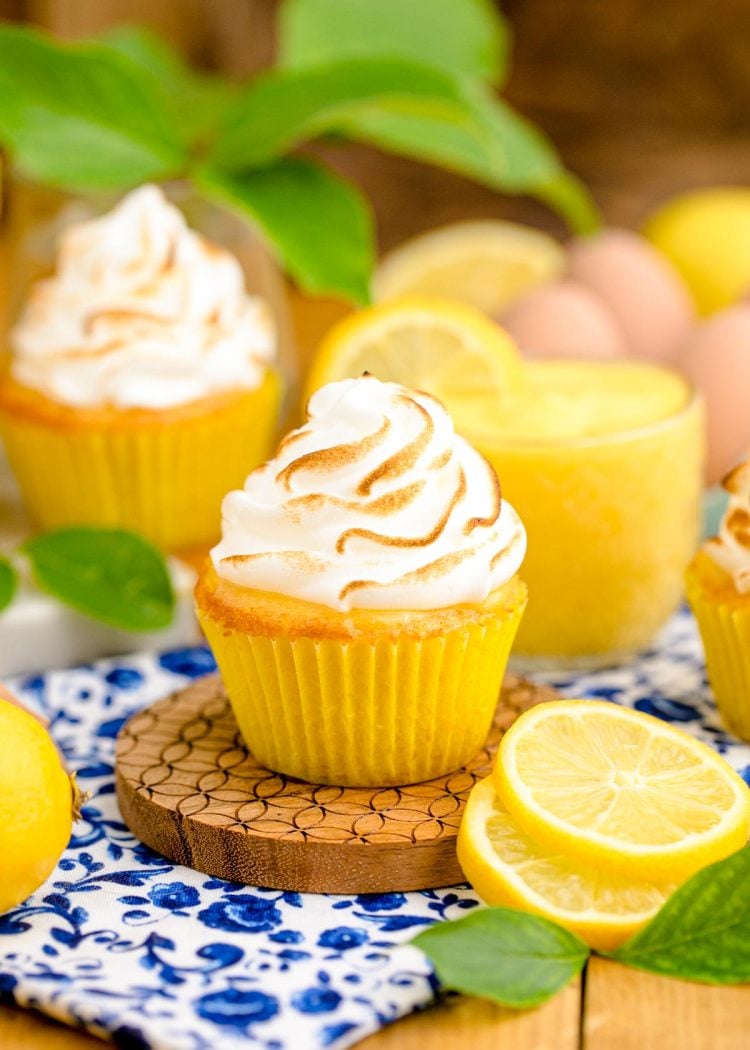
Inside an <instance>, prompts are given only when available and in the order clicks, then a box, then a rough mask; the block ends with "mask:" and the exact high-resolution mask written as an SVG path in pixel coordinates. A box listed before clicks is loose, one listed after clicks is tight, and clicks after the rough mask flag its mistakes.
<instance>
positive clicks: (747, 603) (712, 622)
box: [687, 462, 750, 740]
mask: <svg viewBox="0 0 750 1050" xmlns="http://www.w3.org/2000/svg"><path fill="white" fill-rule="evenodd" d="M723 484H724V488H725V490H726V492H727V494H728V497H729V502H728V505H727V508H726V511H725V512H724V516H723V518H722V520H721V524H720V527H719V533H718V535H717V536H715V537H713V538H712V539H710V540H707V541H706V542H705V543H704V544H703V547H702V548H701V550H699V551H698V553H697V554H696V556H695V558H694V559H693V561H692V563H691V564H690V567H689V569H688V572H687V593H688V599H689V601H690V605H691V607H692V610H693V612H694V613H695V618H696V619H697V621H698V626H699V628H700V632H701V637H702V639H703V648H704V650H705V653H706V668H707V671H708V679H709V682H710V684H711V688H712V690H713V693H714V698H715V700H716V703H717V705H718V708H719V713H720V714H721V717H722V720H723V722H724V723H725V725H726V726H727V728H728V729H729V730H731V732H733V733H736V734H737V735H738V736H740V737H742V738H743V739H744V740H750V462H745V463H743V464H742V465H741V466H739V467H737V468H736V469H735V470H733V471H732V473H731V474H729V475H728V476H727V477H726V478H725V479H724V483H723Z"/></svg>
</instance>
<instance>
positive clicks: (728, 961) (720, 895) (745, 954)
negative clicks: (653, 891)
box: [612, 847, 750, 984]
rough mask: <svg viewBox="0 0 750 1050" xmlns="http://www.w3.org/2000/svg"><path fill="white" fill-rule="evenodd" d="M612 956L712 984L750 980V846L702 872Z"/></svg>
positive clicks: (652, 971) (654, 971)
mask: <svg viewBox="0 0 750 1050" xmlns="http://www.w3.org/2000/svg"><path fill="white" fill-rule="evenodd" d="M612 958H614V959H617V960H618V961H619V962H622V963H626V964H627V965H628V966H634V967H636V968H637V969H639V970H648V971H649V972H650V973H660V974H665V975H666V976H668V977H682V978H686V979H688V980H693V981H705V982H707V983H709V984H741V983H744V982H745V981H750V849H748V848H747V847H746V848H744V849H741V850H739V851H738V852H737V853H733V854H732V855H731V856H730V857H727V858H726V859H725V860H721V861H719V862H718V863H717V864H711V865H710V866H709V867H708V868H704V869H703V870H702V871H699V872H698V874H697V875H694V876H693V877H692V878H691V879H689V880H688V881H687V882H686V883H685V884H684V885H683V886H681V887H680V888H679V889H678V890H676V891H675V893H673V894H672V896H671V897H670V898H669V900H668V901H667V902H666V904H665V905H664V906H663V907H662V908H661V910H660V911H659V912H658V914H657V915H656V916H655V917H654V918H653V919H652V920H651V922H650V923H649V924H648V926H646V927H644V929H642V930H641V931H640V933H637V934H636V935H635V937H632V938H631V939H630V940H629V941H628V942H627V943H626V944H624V945H623V946H622V947H621V948H619V949H618V950H617V951H616V952H614V953H613V954H612Z"/></svg>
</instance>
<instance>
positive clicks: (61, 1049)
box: [0, 1006, 103, 1050]
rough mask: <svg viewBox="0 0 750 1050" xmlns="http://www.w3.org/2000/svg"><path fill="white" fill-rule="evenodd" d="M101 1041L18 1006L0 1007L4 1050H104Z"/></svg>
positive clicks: (0, 1043)
mask: <svg viewBox="0 0 750 1050" xmlns="http://www.w3.org/2000/svg"><path fill="white" fill-rule="evenodd" d="M102 1046H103V1044H102V1042H101V1040H99V1039H96V1038H95V1037H94V1036H93V1035H87V1034H86V1033H85V1032H78V1031H74V1030H73V1029H72V1028H66V1027H65V1026H64V1025H61V1024H57V1022H56V1021H50V1020H48V1019H47V1018H46V1017H42V1015H41V1014H32V1013H29V1012H28V1011H26V1010H19V1009H17V1008H16V1007H14V1006H0V1047H2V1050H97V1047H98V1048H99V1050H101V1048H102Z"/></svg>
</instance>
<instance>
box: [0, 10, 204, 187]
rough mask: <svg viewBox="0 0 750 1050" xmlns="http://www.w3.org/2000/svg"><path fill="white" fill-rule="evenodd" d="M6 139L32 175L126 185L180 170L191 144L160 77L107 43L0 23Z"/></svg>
mask: <svg viewBox="0 0 750 1050" xmlns="http://www.w3.org/2000/svg"><path fill="white" fill-rule="evenodd" d="M0 141H1V142H2V143H3V144H4V145H6V146H7V147H8V148H9V150H10V152H11V154H12V156H13V158H14V160H15V163H16V165H17V167H18V168H19V169H20V170H21V171H23V172H24V174H26V175H28V176H30V177H32V178H34V179H37V180H38V181H40V182H43V183H46V184H48V185H52V186H57V187H60V188H64V189H73V190H90V189H105V188H110V189H121V188H124V187H127V186H131V185H134V184H136V183H138V182H143V181H145V180H148V179H157V178H162V177H167V176H170V175H174V174H178V173H179V172H180V171H181V170H182V168H183V166H184V163H185V156H184V150H183V149H182V146H181V142H180V137H179V135H178V134H177V132H176V130H175V127H174V122H173V121H172V120H171V119H170V115H169V113H168V112H167V111H166V110H165V108H164V106H163V104H162V99H161V97H160V95H159V94H158V93H157V92H156V91H155V90H154V87H153V81H152V78H151V77H150V76H148V75H145V74H144V72H143V70H141V69H140V68H139V66H138V65H137V64H136V63H134V62H132V61H131V60H129V59H127V58H125V57H124V56H123V55H119V54H116V53H115V52H114V51H113V50H112V49H111V48H107V47H105V46H102V45H99V44H63V43H58V42H56V41H54V40H53V39H52V38H51V37H47V36H45V35H43V34H42V33H39V32H37V31H36V30H32V29H27V28H24V27H21V26H14V25H9V24H5V25H0Z"/></svg>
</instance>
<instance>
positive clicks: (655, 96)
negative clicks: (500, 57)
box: [0, 0, 750, 247]
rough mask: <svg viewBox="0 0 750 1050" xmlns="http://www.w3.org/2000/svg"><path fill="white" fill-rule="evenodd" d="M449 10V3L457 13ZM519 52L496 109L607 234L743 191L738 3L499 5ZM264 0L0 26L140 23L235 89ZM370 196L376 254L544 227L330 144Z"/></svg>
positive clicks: (106, 10)
mask: <svg viewBox="0 0 750 1050" xmlns="http://www.w3.org/2000/svg"><path fill="white" fill-rule="evenodd" d="M456 2H457V3H458V2H460V0H456ZM501 7H502V9H503V10H504V11H505V13H506V15H507V16H508V18H509V20H510V22H511V25H512V28H513V35H514V38H515V43H514V49H513V53H514V59H513V70H512V74H511V78H510V81H509V84H508V86H507V89H506V94H507V97H508V98H509V99H510V101H512V102H513V103H514V104H515V105H516V106H517V107H518V108H519V109H520V110H521V112H523V113H525V114H526V115H527V116H529V117H531V118H532V119H533V120H535V121H537V122H538V123H539V124H540V125H541V126H542V127H543V128H545V130H546V131H547V132H548V134H549V135H550V136H551V137H552V139H553V140H554V141H555V142H556V144H557V146H558V148H559V149H560V151H561V153H562V154H563V156H564V158H565V160H566V162H567V163H568V165H569V166H570V167H571V168H572V169H573V170H574V171H576V172H577V173H578V174H579V175H581V176H582V177H583V178H584V179H585V180H586V181H587V182H588V183H589V185H590V186H591V187H592V188H593V190H594V192H595V193H596V195H597V197H598V198H599V200H600V202H601V203H602V205H603V207H604V210H605V214H606V215H607V217H608V219H609V220H610V221H612V222H617V223H625V224H638V223H639V221H640V219H641V218H642V216H643V215H644V214H645V213H646V212H647V211H648V210H649V209H650V208H651V207H652V206H653V205H654V204H655V203H656V202H657V201H659V200H661V199H663V198H665V197H667V196H669V195H670V194H671V193H673V192H675V191H677V190H680V189H686V188H690V187H694V186H701V185H710V184H717V183H747V182H748V181H750V105H748V100H750V3H748V2H747V0H712V2H711V3H709V2H707V0H506V2H504V3H503V4H502V5H501ZM275 9H276V0H0V17H5V18H11V19H26V20H29V21H32V22H35V23H37V24H39V25H42V26H45V27H47V28H49V29H52V30H54V31H55V32H58V33H60V34H62V35H66V36H72V37H75V36H84V35H86V34H91V33H94V32H96V31H97V30H99V29H101V28H103V27H104V26H106V25H109V24H112V23H115V22H122V21H130V22H144V23H148V24H149V25H151V26H153V27H154V28H155V29H157V30H159V31H160V32H162V33H163V34H165V35H166V36H167V37H168V38H169V39H171V40H172V41H173V42H175V43H178V44H179V45H180V46H181V47H182V48H183V49H184V50H185V51H186V52H187V53H188V54H189V55H190V56H191V57H192V58H193V59H194V60H195V61H196V62H197V63H199V64H200V65H203V66H207V67H214V68H215V67H222V68H224V69H227V70H229V71H230V72H231V73H232V74H235V75H237V76H239V77H241V76H245V75H247V74H248V73H250V72H252V71H253V70H255V69H258V68H260V67H262V66H264V65H266V64H267V63H268V62H269V61H270V59H271V56H272V54H273V46H274V40H273V37H274V17H275ZM322 152H323V153H324V154H325V156H326V157H327V159H328V160H329V161H330V162H331V164H332V165H333V166H335V167H337V168H338V169H339V170H341V171H342V172H345V173H347V174H349V175H351V176H352V177H353V178H355V179H356V181H357V182H359V184H360V185H361V186H362V187H363V188H364V189H365V190H366V191H367V192H368V193H369V195H370V196H371V198H372V200H373V202H374V204H375V208H376V212H377V217H378V226H379V232H380V238H381V243H382V245H383V246H384V247H389V246H390V245H392V244H393V243H395V242H396V241H398V240H400V239H402V238H403V237H405V236H408V235H410V234H412V233H415V232H417V231H418V230H420V229H424V228H427V227H429V226H431V225H434V224H435V223H438V222H445V221H450V220H452V219H455V218H461V217H475V216H485V215H493V216H498V215H502V216H509V217H517V218H521V219H526V220H531V221H536V222H539V223H541V224H543V225H546V226H548V227H549V228H551V229H556V228H559V227H556V220H555V219H554V218H553V217H552V216H550V215H549V213H547V212H546V211H545V210H544V209H543V208H541V207H540V206H537V205H535V204H534V203H533V202H530V201H526V200H510V199H507V198H503V197H500V196H498V195H496V194H493V193H491V192H490V191H488V190H483V189H482V188H479V187H476V186H474V185H473V184H471V183H469V182H467V181H465V180H463V179H461V178H458V177H455V176H451V175H447V174H445V173H442V172H436V171H434V170H433V169H430V168H427V167H422V166H420V165H418V164H416V163H412V162H407V161H403V160H400V159H397V158H393V157H387V156H385V155H384V154H379V153H377V152H376V151H374V150H371V149H368V148H366V147H354V146H335V147H334V146H327V147H325V148H324V149H323V150H322Z"/></svg>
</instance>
